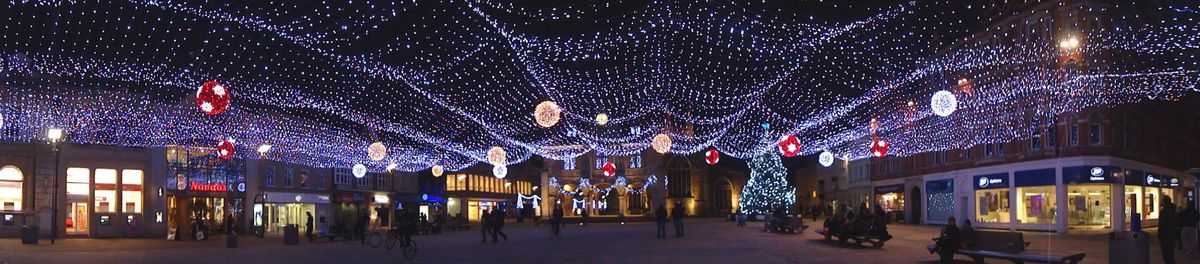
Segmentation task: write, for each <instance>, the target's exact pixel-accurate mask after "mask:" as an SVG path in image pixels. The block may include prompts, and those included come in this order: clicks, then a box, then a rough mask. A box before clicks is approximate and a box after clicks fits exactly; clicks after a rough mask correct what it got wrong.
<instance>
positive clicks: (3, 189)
mask: <svg viewBox="0 0 1200 264" xmlns="http://www.w3.org/2000/svg"><path fill="white" fill-rule="evenodd" d="M24 180H25V174H24V173H22V172H21V170H20V169H17V167H14V166H4V167H3V168H0V211H21V199H22V198H23V197H24V195H22V194H23V192H22V190H23V188H22V186H24V185H23V184H22V183H23V182H24Z"/></svg>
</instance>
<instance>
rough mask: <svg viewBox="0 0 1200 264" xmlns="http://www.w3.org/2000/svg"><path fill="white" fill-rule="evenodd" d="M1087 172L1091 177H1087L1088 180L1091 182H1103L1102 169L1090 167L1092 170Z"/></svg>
mask: <svg viewBox="0 0 1200 264" xmlns="http://www.w3.org/2000/svg"><path fill="white" fill-rule="evenodd" d="M1089 172H1090V173H1091V175H1092V177H1088V180H1093V181H1103V180H1105V179H1104V168H1101V167H1092V169H1091V170H1090V171H1089Z"/></svg>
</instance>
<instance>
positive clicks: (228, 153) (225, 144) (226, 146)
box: [217, 140, 234, 159]
mask: <svg viewBox="0 0 1200 264" xmlns="http://www.w3.org/2000/svg"><path fill="white" fill-rule="evenodd" d="M233 150H234V147H233V140H221V143H217V156H218V157H221V159H229V158H232V157H233Z"/></svg>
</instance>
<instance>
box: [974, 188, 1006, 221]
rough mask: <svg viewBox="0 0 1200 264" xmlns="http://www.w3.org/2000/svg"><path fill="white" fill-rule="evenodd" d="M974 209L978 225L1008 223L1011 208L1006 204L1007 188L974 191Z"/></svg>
mask: <svg viewBox="0 0 1200 264" xmlns="http://www.w3.org/2000/svg"><path fill="white" fill-rule="evenodd" d="M975 199H976V202H978V203H979V205H977V206H978V207H976V209H977V210H976V212H975V221H976V222H979V223H1008V222H1009V217H1010V216H1011V208H1009V205H1010V204H1009V202H1008V188H1004V189H985V190H976V191H975Z"/></svg>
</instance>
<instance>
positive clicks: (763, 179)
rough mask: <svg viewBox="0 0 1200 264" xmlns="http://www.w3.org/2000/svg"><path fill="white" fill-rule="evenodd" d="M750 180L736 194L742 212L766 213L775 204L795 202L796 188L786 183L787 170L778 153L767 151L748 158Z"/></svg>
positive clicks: (772, 209) (775, 205)
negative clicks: (739, 193) (739, 194)
mask: <svg viewBox="0 0 1200 264" xmlns="http://www.w3.org/2000/svg"><path fill="white" fill-rule="evenodd" d="M749 165H750V180H749V181H748V182H747V183H746V186H744V187H742V194H741V196H738V207H739V208H741V209H740V210H741V211H742V212H743V213H747V214H751V215H755V214H767V213H770V212H772V211H774V210H775V207H777V206H784V207H791V206H792V204H794V203H796V188H793V187H791V186H788V185H787V171H786V170H784V168H783V162H782V161H780V159H779V154H777V153H775V152H774V151H768V152H766V153H763V154H762V155H759V156H757V157H754V159H752V160H750V163H749Z"/></svg>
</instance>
